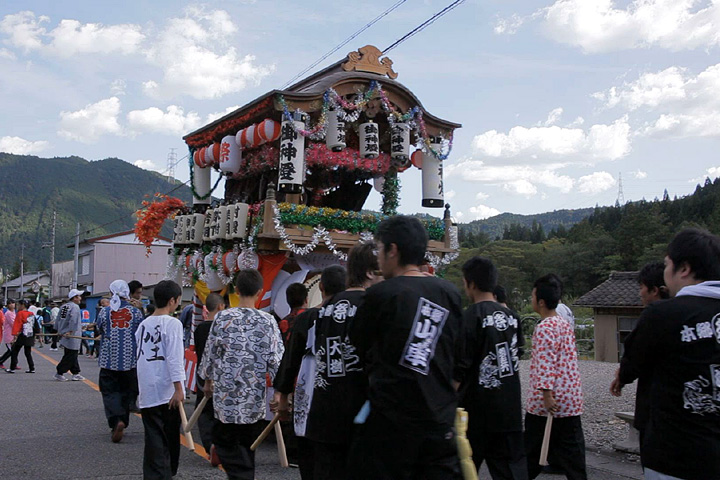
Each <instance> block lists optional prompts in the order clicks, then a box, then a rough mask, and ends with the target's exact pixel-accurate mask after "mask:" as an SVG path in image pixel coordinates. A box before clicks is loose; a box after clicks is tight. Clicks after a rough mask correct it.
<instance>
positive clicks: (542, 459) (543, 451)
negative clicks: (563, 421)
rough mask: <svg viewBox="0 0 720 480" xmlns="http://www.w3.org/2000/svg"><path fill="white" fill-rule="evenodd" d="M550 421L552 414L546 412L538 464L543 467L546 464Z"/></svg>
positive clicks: (550, 430) (550, 427) (550, 428)
mask: <svg viewBox="0 0 720 480" xmlns="http://www.w3.org/2000/svg"><path fill="white" fill-rule="evenodd" d="M552 422H553V415H552V413H550V412H548V415H547V420H546V421H545V435H544V436H543V442H542V447H540V465H542V466H543V467H544V466H546V465H548V460H547V457H548V450H549V449H550V434H551V433H552Z"/></svg>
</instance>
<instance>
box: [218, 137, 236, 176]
mask: <svg viewBox="0 0 720 480" xmlns="http://www.w3.org/2000/svg"><path fill="white" fill-rule="evenodd" d="M218 163H219V164H220V170H221V171H223V172H227V173H230V174H233V175H234V174H236V173H238V172H239V171H240V166H241V164H242V150H241V149H240V147H239V146H238V144H237V143H236V142H235V137H234V136H233V135H227V136H226V137H223V139H222V142H220V158H219V159H218Z"/></svg>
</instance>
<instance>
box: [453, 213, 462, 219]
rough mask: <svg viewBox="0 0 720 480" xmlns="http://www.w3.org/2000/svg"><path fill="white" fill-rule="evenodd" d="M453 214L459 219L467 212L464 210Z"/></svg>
mask: <svg viewBox="0 0 720 480" xmlns="http://www.w3.org/2000/svg"><path fill="white" fill-rule="evenodd" d="M453 216H454V217H455V218H457V219H458V220H460V219H462V218H463V217H464V216H465V214H464V213H463V212H455V213H453Z"/></svg>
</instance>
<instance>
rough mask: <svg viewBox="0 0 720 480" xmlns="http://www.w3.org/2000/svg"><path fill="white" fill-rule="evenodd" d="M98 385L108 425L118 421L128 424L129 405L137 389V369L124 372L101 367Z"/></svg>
mask: <svg viewBox="0 0 720 480" xmlns="http://www.w3.org/2000/svg"><path fill="white" fill-rule="evenodd" d="M98 385H99V386H100V393H101V394H102V397H103V405H104V406H105V417H106V418H107V421H108V426H109V427H110V428H115V426H116V425H117V423H118V422H119V421H122V422H123V423H124V424H125V426H126V427H127V426H128V425H130V405H131V402H132V401H134V400H135V397H136V396H137V391H138V385H137V371H136V370H135V369H134V368H133V369H132V370H128V371H126V372H118V371H115V370H108V369H105V368H101V369H100V377H99V379H98Z"/></svg>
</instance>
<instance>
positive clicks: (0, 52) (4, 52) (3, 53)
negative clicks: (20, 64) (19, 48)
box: [0, 48, 16, 60]
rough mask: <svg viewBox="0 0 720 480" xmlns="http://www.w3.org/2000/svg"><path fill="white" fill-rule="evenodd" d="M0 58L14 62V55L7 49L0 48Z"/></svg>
mask: <svg viewBox="0 0 720 480" xmlns="http://www.w3.org/2000/svg"><path fill="white" fill-rule="evenodd" d="M0 58H7V59H8V60H15V58H16V57H15V54H14V53H13V52H11V51H10V50H8V49H7V48H0Z"/></svg>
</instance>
